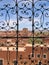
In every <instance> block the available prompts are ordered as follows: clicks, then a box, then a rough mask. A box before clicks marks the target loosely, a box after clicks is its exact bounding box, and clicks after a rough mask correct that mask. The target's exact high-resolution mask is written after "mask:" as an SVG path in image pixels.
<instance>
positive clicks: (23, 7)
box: [0, 0, 49, 65]
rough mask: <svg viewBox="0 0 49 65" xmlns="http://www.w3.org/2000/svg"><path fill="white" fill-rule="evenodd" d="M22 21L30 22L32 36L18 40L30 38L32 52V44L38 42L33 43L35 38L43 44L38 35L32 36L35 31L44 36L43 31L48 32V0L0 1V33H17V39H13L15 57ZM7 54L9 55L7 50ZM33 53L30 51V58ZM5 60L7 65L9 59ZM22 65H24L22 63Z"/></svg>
mask: <svg viewBox="0 0 49 65" xmlns="http://www.w3.org/2000/svg"><path fill="white" fill-rule="evenodd" d="M23 19H28V20H29V21H30V22H32V34H33V36H32V37H20V38H32V39H33V41H32V50H34V43H35V42H37V41H38V40H37V41H36V40H35V41H34V39H35V38H40V39H41V40H40V41H41V43H43V41H42V38H41V37H42V36H41V35H39V34H38V35H37V36H34V34H35V33H37V32H36V31H38V32H39V33H40V34H42V33H44V34H46V33H45V31H46V32H49V0H0V31H9V30H10V31H11V30H15V31H16V32H17V37H15V38H16V39H17V41H16V53H17V55H18V38H19V37H18V31H19V29H18V28H19V21H20V22H21V21H22V20H23ZM24 25H25V24H24ZM11 38H12V37H11ZM13 38H14V37H13ZM8 53H9V55H10V52H9V49H8ZM33 53H34V51H32V56H33ZM32 56H31V58H30V56H29V59H32ZM8 58H9V57H8ZM17 58H18V57H17ZM17 58H16V60H17ZM7 60H8V64H7V65H9V59H7ZM17 63H18V60H17V61H16V65H17ZM40 63H41V62H39V65H40ZM24 65H26V64H25V63H24ZM30 65H31V64H30Z"/></svg>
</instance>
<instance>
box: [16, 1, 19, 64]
mask: <svg viewBox="0 0 49 65" xmlns="http://www.w3.org/2000/svg"><path fill="white" fill-rule="evenodd" d="M16 14H17V31H16V33H17V34H16V35H17V37H16V38H17V40H16V65H17V64H18V26H19V25H18V3H17V0H16Z"/></svg>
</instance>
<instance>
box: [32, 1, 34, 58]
mask: <svg viewBox="0 0 49 65" xmlns="http://www.w3.org/2000/svg"><path fill="white" fill-rule="evenodd" d="M32 34H33V41H32V57H33V54H34V0H32Z"/></svg>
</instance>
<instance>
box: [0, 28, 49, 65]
mask: <svg viewBox="0 0 49 65" xmlns="http://www.w3.org/2000/svg"><path fill="white" fill-rule="evenodd" d="M36 33H37V32H36ZM36 35H37V34H35V36H36ZM18 36H19V39H18V55H17V49H16V41H17V38H16V37H17V31H4V32H3V31H0V65H16V63H17V62H16V59H17V60H18V65H40V64H41V65H49V39H48V38H41V39H42V42H43V43H44V44H37V43H36V42H35V44H34V46H32V41H31V42H29V41H30V39H29V38H25V37H32V36H33V34H32V32H31V31H29V30H28V29H27V28H24V29H23V30H21V31H19V33H18ZM43 36H44V35H43ZM21 37H22V38H21ZM23 37H24V38H23Z"/></svg>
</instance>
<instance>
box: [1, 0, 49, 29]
mask: <svg viewBox="0 0 49 65" xmlns="http://www.w3.org/2000/svg"><path fill="white" fill-rule="evenodd" d="M1 2H2V3H3V0H0V24H1V25H0V30H1V29H5V30H10V29H15V30H16V28H17V16H18V19H19V20H22V19H23V18H25V19H26V18H27V19H29V20H33V17H34V28H35V29H49V0H35V1H34V3H33V2H32V1H31V0H18V1H17V5H18V6H17V5H16V1H15V0H10V2H7V1H6V2H4V3H3V4H1ZM17 9H18V10H17ZM17 13H18V15H17ZM33 13H34V14H33ZM14 18H15V20H14ZM11 19H13V22H12V21H11ZM11 23H12V25H11Z"/></svg>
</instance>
